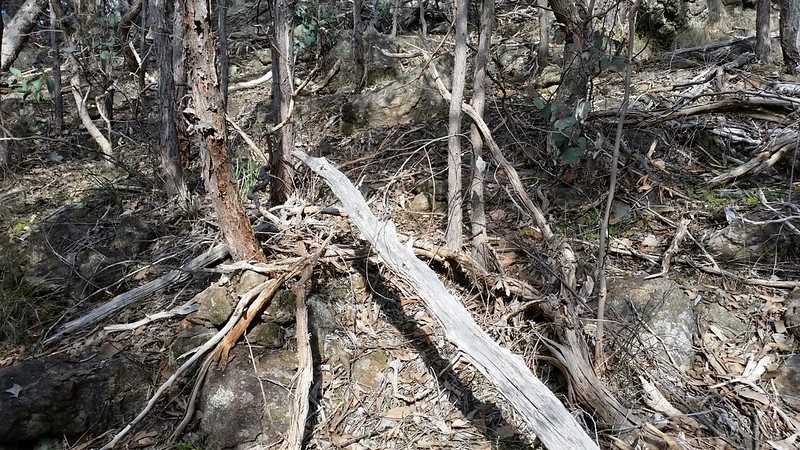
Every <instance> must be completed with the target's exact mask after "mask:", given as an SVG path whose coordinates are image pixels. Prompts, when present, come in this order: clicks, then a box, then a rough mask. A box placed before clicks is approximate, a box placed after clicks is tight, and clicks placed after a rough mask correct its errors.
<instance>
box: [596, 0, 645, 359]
mask: <svg viewBox="0 0 800 450" xmlns="http://www.w3.org/2000/svg"><path fill="white" fill-rule="evenodd" d="M637 9H639V0H637V1H636V2H635V3H634V4H633V6H632V7H631V9H630V11H628V51H627V53H628V54H627V55H626V56H627V59H628V65H627V67H626V68H625V94H624V96H623V98H622V105H621V106H620V110H619V119H618V122H617V134H616V136H615V137H614V154H613V156H612V157H611V177H610V180H609V182H608V199H607V200H606V210H605V213H604V214H603V221H602V222H600V249H599V251H598V255H597V268H596V269H595V278H597V281H598V283H597V284H598V288H597V329H596V334H595V344H594V359H595V361H594V364H595V368H601V367H603V365H604V364H605V362H604V361H603V359H604V356H603V321H604V320H605V308H606V295H607V294H608V286H607V280H606V268H605V266H606V254H607V251H606V250H607V249H606V238H607V236H608V221H609V218H610V217H611V204H612V203H613V202H614V192H615V191H616V189H617V170H618V169H617V166H618V165H619V147H620V145H621V142H622V129H623V126H624V123H625V114H627V113H628V102H629V101H630V98H631V72H632V66H633V64H632V63H633V61H632V59H633V40H634V38H635V37H636V36H635V30H636V10H637Z"/></svg>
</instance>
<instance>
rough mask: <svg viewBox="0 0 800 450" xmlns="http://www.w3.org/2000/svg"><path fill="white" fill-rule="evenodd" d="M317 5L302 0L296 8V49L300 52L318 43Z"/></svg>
mask: <svg viewBox="0 0 800 450" xmlns="http://www.w3.org/2000/svg"><path fill="white" fill-rule="evenodd" d="M316 10H317V7H316V5H315V4H313V3H312V2H310V1H300V2H298V4H297V6H296V7H295V9H294V17H295V22H296V23H297V25H296V26H295V27H294V50H295V52H300V51H302V50H305V49H306V48H309V47H313V46H315V45H317V33H318V32H319V23H318V21H317V17H316Z"/></svg>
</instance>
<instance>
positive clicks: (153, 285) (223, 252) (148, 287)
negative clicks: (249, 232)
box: [43, 244, 229, 345]
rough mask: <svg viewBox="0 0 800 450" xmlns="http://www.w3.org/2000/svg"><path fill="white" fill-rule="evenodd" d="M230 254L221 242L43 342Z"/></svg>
mask: <svg viewBox="0 0 800 450" xmlns="http://www.w3.org/2000/svg"><path fill="white" fill-rule="evenodd" d="M228 254H229V253H228V246H227V245H225V244H219V245H217V246H215V247H213V248H211V249H210V250H208V251H207V252H205V253H203V254H202V255H200V256H198V257H196V258H194V259H192V260H191V261H189V263H187V264H186V265H184V266H183V267H181V268H180V269H177V270H171V271H169V272H168V273H166V274H164V275H162V276H160V277H158V278H156V279H155V280H153V281H150V282H148V283H145V284H143V285H142V286H139V287H137V288H135V289H132V290H130V291H128V292H125V293H124V294H120V295H117V296H116V297H114V298H112V299H111V300H109V301H107V302H106V303H103V304H102V305H100V306H98V307H96V308H94V309H93V310H91V311H89V313H88V314H86V315H84V316H82V317H79V318H77V319H75V320H72V321H70V322H67V323H65V324H64V325H61V326H60V327H58V329H57V330H56V332H55V334H53V335H52V336H50V337H48V338H46V339H45V340H44V342H43V344H44V345H48V344H51V343H53V342H55V341H56V340H58V339H60V338H61V337H62V336H64V335H66V334H68V333H72V332H74V331H76V330H79V329H81V328H83V327H85V326H88V325H91V324H93V323H96V322H98V321H100V320H102V319H104V318H106V317H108V316H109V315H111V314H112V313H114V312H116V311H119V310H120V309H123V308H125V307H128V306H130V305H131V304H133V303H134V302H136V301H137V300H141V299H142V298H144V297H147V296H148V295H150V294H153V293H155V292H158V291H160V290H162V289H164V288H166V287H168V286H170V285H171V284H174V283H180V282H181V281H184V280H186V279H188V278H189V277H190V276H191V275H192V272H194V271H196V270H198V269H201V268H203V267H206V266H209V265H212V264H214V263H216V262H218V261H220V260H222V259H224V258H226V257H227V256H228Z"/></svg>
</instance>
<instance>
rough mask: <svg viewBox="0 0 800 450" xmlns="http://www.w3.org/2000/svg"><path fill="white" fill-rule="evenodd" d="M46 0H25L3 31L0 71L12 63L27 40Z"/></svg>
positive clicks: (0, 46) (0, 47) (3, 70)
mask: <svg viewBox="0 0 800 450" xmlns="http://www.w3.org/2000/svg"><path fill="white" fill-rule="evenodd" d="M47 4H48V0H26V1H25V3H23V4H22V6H20V8H19V10H17V13H16V14H14V17H13V18H12V19H11V22H9V23H8V26H7V27H6V28H5V30H4V31H3V41H2V44H0V49H1V50H2V51H0V72H5V71H6V70H8V68H9V67H11V65H12V64H14V61H15V60H16V59H17V56H19V52H21V51H22V47H23V46H24V45H25V42H27V40H28V35H29V34H30V32H31V30H32V29H33V26H34V25H36V19H37V18H38V17H39V14H41V12H42V10H43V9H44V7H45V6H47Z"/></svg>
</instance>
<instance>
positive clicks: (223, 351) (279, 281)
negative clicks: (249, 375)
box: [214, 258, 308, 370]
mask: <svg viewBox="0 0 800 450" xmlns="http://www.w3.org/2000/svg"><path fill="white" fill-rule="evenodd" d="M306 264H308V258H300V260H299V261H297V263H296V264H294V265H293V266H292V268H291V269H290V270H289V271H287V272H284V273H282V274H281V276H279V277H278V278H276V279H274V280H270V281H268V282H267V283H269V286H267V287H266V288H265V289H263V290H262V292H261V293H260V294H259V295H258V298H256V299H255V300H253V303H252V304H251V305H250V306H249V307H248V308H247V311H246V312H245V313H244V315H243V316H242V318H241V320H239V323H237V324H236V326H235V327H234V328H233V329H232V330H231V331H230V333H228V334H227V335H226V336H225V339H223V340H222V342H220V343H219V346H217V349H216V350H214V354H215V355H216V358H217V361H218V363H217V365H218V367H219V369H220V370H224V369H225V366H227V365H228V354H229V353H230V351H231V349H232V348H233V346H234V345H235V344H236V341H238V340H239V338H240V337H242V335H243V334H244V332H245V331H247V328H248V327H250V324H251V323H252V322H253V320H254V319H255V318H256V317H258V315H259V314H260V313H261V311H262V310H263V309H264V307H265V306H266V305H267V304H268V303H269V302H270V300H272V297H274V296H275V294H276V293H277V292H278V289H280V287H281V286H283V285H284V283H286V282H287V281H289V279H291V278H292V277H293V276H295V275H297V274H298V273H300V271H301V270H302V268H303V267H305V265H306Z"/></svg>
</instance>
